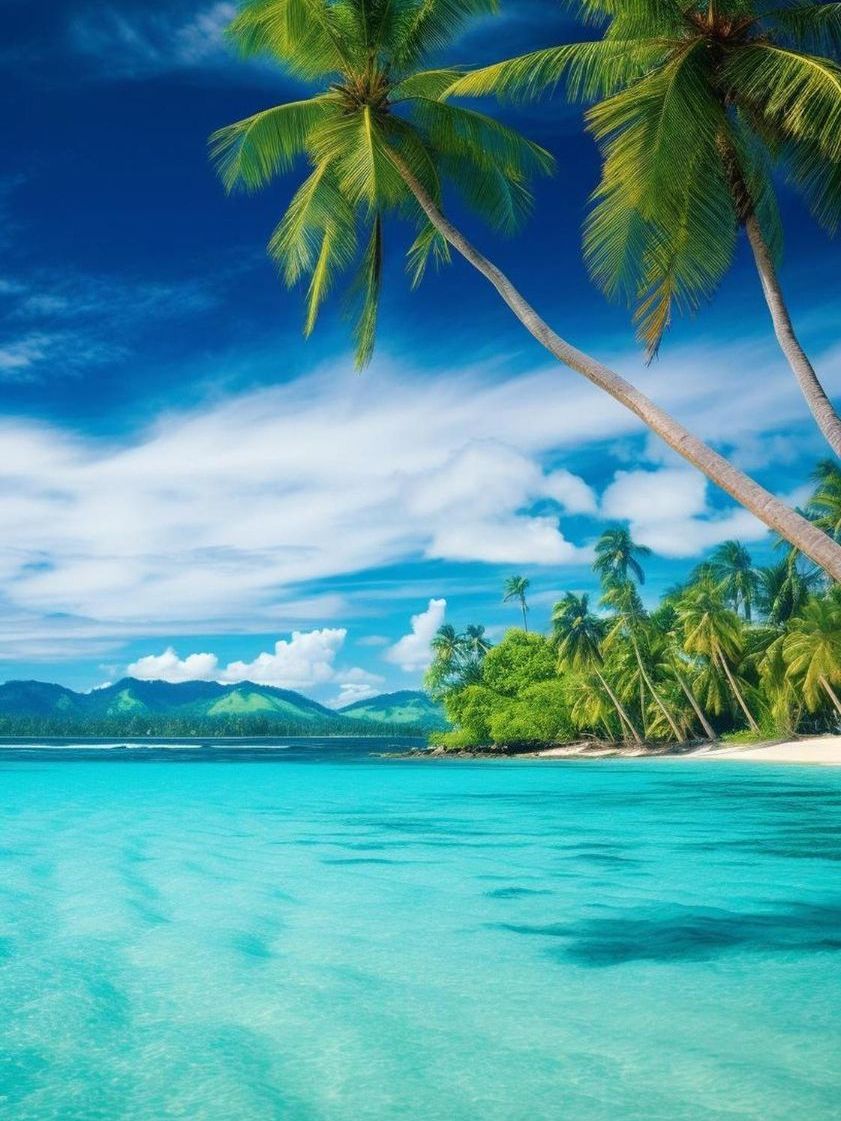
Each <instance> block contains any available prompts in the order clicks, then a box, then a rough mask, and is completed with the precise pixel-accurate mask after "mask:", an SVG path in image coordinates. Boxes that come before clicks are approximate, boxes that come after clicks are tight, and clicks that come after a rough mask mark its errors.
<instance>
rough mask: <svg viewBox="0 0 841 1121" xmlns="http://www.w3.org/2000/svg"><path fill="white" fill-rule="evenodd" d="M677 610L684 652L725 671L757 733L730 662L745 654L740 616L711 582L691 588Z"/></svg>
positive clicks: (746, 716) (683, 596)
mask: <svg viewBox="0 0 841 1121" xmlns="http://www.w3.org/2000/svg"><path fill="white" fill-rule="evenodd" d="M676 611H677V618H678V622H679V623H680V626H681V628H682V630H683V648H684V650H685V651H686V652H687V654H701V655H704V656H705V657H706V658H707V659H708V661H709V665H710V668H711V669H714V668H715V667H720V668H721V670H723V672H724V676H725V678H726V679H727V683H728V685H729V687H730V691H731V692H732V694H733V697H734V698H735V700H736V702H737V704H738V705H739V708H740V709H741V710H742V712H743V713H744V714H745V719H746V720H747V722H748V724H749V726H750V728H751V731H753V732H758V731H759V726H758V725H757V723H756V720H755V719H754V717H753V714H752V713H751V711H750V709H749V708H748V706H747V702H746V701H745V698H744V695H743V694H742V691H741V689H740V688H739V686H738V684H737V682H736V677H735V675H734V673H733V668H732V667H731V665H730V662H731V661H734V662H735V661H737V660H738V658H739V656H740V654H741V651H742V635H741V623H740V620H739V616H738V615H737V614H736V613H735V612H734V611H731V610H730V609H729V608H728V607H727V606H726V605H725V603H724V601H723V599H722V597H721V592H720V590H719V588H718V587H717V586H716V585H715V584H714V583H713V582H712V581H710V580H709V579H704V580H701V581H699V582H698V583H697V584H692V585H690V586H689V587H688V588H687V589H686V590H685V591H684V593H683V595H682V596H681V598H680V599H679V600H678V603H677V606H676ZM708 689H709V683H708Z"/></svg>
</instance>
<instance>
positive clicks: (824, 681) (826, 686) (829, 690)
mask: <svg viewBox="0 0 841 1121" xmlns="http://www.w3.org/2000/svg"><path fill="white" fill-rule="evenodd" d="M818 680H819V681H820V683H821V685H823V687H824V689H825V690H826V693H827V695H828V696H829V699H830V700H831V701H832V703H833V704H834V705H835V711H836V712H837V713H838V715H839V716H841V701H839V700H838V697H837V695H836V693H835V690H834V689H833V688H832V686H831V685H830V684H829V682H828V681H827V679H826V678H825V677H824V675H823V674H821V675H820V677H819V678H818Z"/></svg>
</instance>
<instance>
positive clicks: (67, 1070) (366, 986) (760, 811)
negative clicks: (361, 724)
mask: <svg viewBox="0 0 841 1121" xmlns="http://www.w3.org/2000/svg"><path fill="white" fill-rule="evenodd" d="M388 746H389V745H387V744H379V743H376V744H372V742H371V741H370V740H360V741H353V740H339V741H293V740H287V741H281V742H279V743H277V744H275V745H273V746H271V747H265V746H261V747H254V748H250V747H243V746H231V745H227V746H217V747H214V746H207V747H204V748H199V749H196V748H193V747H184V746H182V747H172V748H167V747H165V746H162V745H157V746H151V747H149V746H145V747H139V748H136V749H130V748H121V747H119V746H116V745H115V746H112V747H110V748H105V749H103V748H94V747H91V746H82V745H79V746H77V747H76V748H67V747H63V748H60V749H47V748H40V747H38V746H37V745H36V746H32V745H30V746H29V747H27V748H26V749H25V750H21V749H17V748H9V747H6V748H0V810H1V811H2V817H0V1117H2V1118H3V1121H7V1119H8V1121H164V1119H167V1121H168V1119H170V1118H178V1119H182V1118H183V1119H184V1121H188V1119H189V1121H402V1119H404V1118H405V1119H407V1121H563V1119H569V1121H743V1119H744V1121H746V1119H748V1118H750V1119H756V1121H760V1119H761V1121H776V1119H779V1121H783V1119H785V1121H791V1119H792V1118H797V1119H802V1121H830V1119H837V1118H839V1116H841V1061H839V1056H841V876H839V869H841V863H839V861H841V834H839V824H840V823H841V770H834V769H832V768H818V767H796V766H787V767H774V766H771V765H766V764H750V763H745V762H739V761H727V762H725V761H717V762H697V761H695V762H691V761H686V760H680V759H670V760H668V759H667V760H646V761H628V760H603V761H593V762H580V761H576V762H548V761H534V760H528V761H519V762H518V761H492V762H489V761H478V760H477V761H472V760H471V761H447V760H444V761H438V762H436V761H419V762H413V761H405V760H399V761H396V760H382V759H375V758H371V757H370V755H369V753H370V752H371V751H372V750H382V749H384V748H387V747H388Z"/></svg>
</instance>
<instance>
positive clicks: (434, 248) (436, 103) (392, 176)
mask: <svg viewBox="0 0 841 1121" xmlns="http://www.w3.org/2000/svg"><path fill="white" fill-rule="evenodd" d="M495 9H496V0H387V2H385V3H384V2H383V0H248V2H246V3H245V4H244V6H243V7H242V10H241V11H240V12H239V14H238V15H237V16H236V17H235V18H234V20H233V21H232V23H231V25H230V28H229V36H230V38H231V40H232V42H233V43H234V45H235V46H236V47H237V48H238V49H239V51H240V52H241V54H243V55H245V56H251V55H265V56H268V57H269V58H270V59H273V60H274V61H276V62H278V63H280V64H281V65H282V66H283V67H284V68H285V69H286V70H287V71H289V72H290V73H292V74H294V75H296V76H298V77H301V78H304V79H306V80H307V81H308V82H311V83H316V84H317V85H318V87H319V91H318V92H316V93H315V94H314V95H313V96H312V97H310V98H308V99H304V100H298V101H294V102H288V103H286V104H283V105H277V106H273V107H271V108H268V109H265V110H263V111H261V112H258V113H255V114H253V115H252V116H250V117H247V118H245V119H244V120H242V121H237V122H235V123H234V124H231V125H228V126H226V127H224V128H221V129H219V130H217V131H216V132H215V133H214V134H213V136H212V137H211V154H212V157H213V159H214V161H215V162H216V165H217V168H218V170H219V174H220V176H221V178H222V181H223V183H224V185H225V187H226V189H227V190H229V191H231V190H234V189H236V188H240V187H241V188H244V189H246V190H256V189H259V188H261V187H264V186H266V184H268V183H269V182H271V181H272V180H273V179H274V178H276V177H277V176H279V175H283V174H286V173H288V172H290V171H291V170H292V169H293V168H294V167H295V165H296V164H297V163H300V164H305V165H307V166H308V169H309V170H308V173H307V175H306V177H305V178H304V180H303V182H302V183H301V185H300V186H299V187H298V189H297V191H296V192H295V193H294V195H293V197H292V200H291V202H290V203H289V206H288V208H287V210H286V212H285V213H284V215H283V217H282V219H281V221H280V223H279V224H278V226H277V228H276V230H275V232H274V234H273V236H272V238H271V240H270V242H269V251H270V253H271V255H272V256H273V257H274V259H275V260H276V262H277V264H278V268H279V270H280V273H281V276H282V278H283V280H284V283H286V284H287V285H288V286H290V287H291V286H292V285H294V284H297V283H298V282H299V281H306V283H307V294H306V318H305V324H304V331H305V334H307V335H309V334H310V333H311V331H312V330H313V328H314V326H315V323H316V320H317V317H318V314H319V311H320V308H321V306H322V304H323V302H324V300H325V299H326V298H327V296H328V295H329V293H330V292H331V290H332V289H333V288H334V287H335V285H336V283H337V281H338V279H339V277H340V276H343V275H344V274H346V273H348V272H350V271H351V270H354V275H352V277H351V280H350V283H349V299H348V301H347V307H348V310H349V313H350V314H351V315H352V317H353V319H354V328H353V330H354V337H355V340H356V357H357V363H358V365H360V366H363V365H365V364H366V363H367V362H368V361H369V360H370V358H371V355H372V353H373V349H374V343H375V338H376V326H377V309H378V304H379V296H380V281H381V272H382V256H383V237H384V220H385V219H386V218H387V217H389V216H392V215H393V216H396V217H399V218H403V219H405V220H408V222H409V223H410V224H411V225H413V226H414V228H415V236H414V240H413V242H412V244H411V246H410V248H409V250H408V266H409V271H410V273H411V275H412V278H413V283H418V282H419V280H420V278H421V277H422V276H423V273H424V270H425V267H426V263H427V260H428V259H429V256H430V255H432V256H433V257H434V258H435V260H436V261H437V262H438V263H439V264H440V263H446V262H447V261H448V260H449V250H448V249H447V246H446V244H445V243H444V241H443V240H442V238H441V236H440V235H439V234H438V233H437V231H435V230H434V229H433V227H432V226H431V225H430V223H429V221H428V219H427V217H426V214H425V213H424V212H423V210H422V208H421V207H420V205H419V203H418V201H417V199H416V197H415V194H414V192H413V189H412V185H411V183H412V180H413V179H414V180H415V181H417V183H419V184H420V185H421V187H422V188H423V189H424V191H425V192H426V193H427V195H428V196H429V197H431V198H432V199H433V201H435V202H436V203H438V202H440V201H441V197H442V192H443V190H444V189H445V187H447V186H452V187H453V188H454V189H455V190H456V191H457V192H458V193H459V194H460V195H461V197H462V199H463V200H465V201H466V202H467V204H468V205H469V206H470V208H471V209H472V210H473V211H474V212H475V213H476V214H478V215H479V217H481V218H482V219H483V220H485V221H486V222H488V223H489V224H490V225H491V226H492V227H493V228H495V229H498V230H500V231H502V232H504V233H511V232H513V231H514V230H516V229H517V228H518V227H519V225H520V224H521V223H522V221H523V220H524V218H525V217H526V216H527V215H528V213H529V210H530V206H531V193H530V189H529V183H530V181H531V180H532V179H533V178H534V177H535V176H536V175H543V174H546V173H548V172H550V171H551V170H552V167H553V160H552V157H551V156H550V155H549V153H548V152H546V151H544V150H543V149H542V148H540V147H539V146H538V145H536V144H533V143H531V142H530V141H528V140H526V139H525V138H524V137H522V136H520V135H519V133H517V132H516V131H515V130H513V129H511V128H509V127H508V126H507V125H504V124H502V123H501V122H499V121H496V120H494V119H493V118H491V117H488V116H486V115H485V114H483V113H479V112H477V111H475V110H473V109H466V108H462V107H460V106H457V105H453V104H450V103H449V102H448V101H447V91H448V90H449V88H450V87H451V86H452V84H453V82H454V81H456V80H457V79H458V78H459V77H460V76H461V72H460V71H456V70H453V69H449V68H441V67H438V68H435V69H431V70H423V69H422V60H423V59H425V58H427V57H430V56H432V55H434V54H435V53H436V52H438V51H440V50H441V48H442V47H444V46H445V45H446V44H447V42H448V41H449V40H450V39H451V38H452V37H453V36H454V35H455V34H457V33H458V30H459V28H460V27H461V26H462V25H463V24H464V23H465V22H466V21H467V20H469V19H471V18H473V17H475V16H479V15H484V14H488V13H491V12H493V11H495Z"/></svg>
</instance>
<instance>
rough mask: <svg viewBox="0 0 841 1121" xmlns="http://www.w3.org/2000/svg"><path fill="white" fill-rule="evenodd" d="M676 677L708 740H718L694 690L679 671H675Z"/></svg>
mask: <svg viewBox="0 0 841 1121" xmlns="http://www.w3.org/2000/svg"><path fill="white" fill-rule="evenodd" d="M675 677H676V678H677V680H678V684H679V685H680V687H681V689H682V690H683V691H684V693H685V694H686V699H687V700H688V701H689V703H690V704H691V705H692V711H693V712H694V713H695V715H696V716H697V717H698V721H699V723H700V725H701V727H702V728H703V729H704V732H705V733H706V736H707V738H708V739H711V740H715V739H717V738H718V737H717V736H716V734H715V732H714V731H713V727H712V725H711V724H710V722H709V720H707V718H706V716H704V710H703V709H702V708H701V706H700V705H699V704H698V702H697V701H696V700H695V694H694V693H693V692H692V690H691V689H690V688H689V686H688V685H687V684H686V682H685V681H684V680H683V678H682V677H681V676H680V673H678V671H677V670H675Z"/></svg>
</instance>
